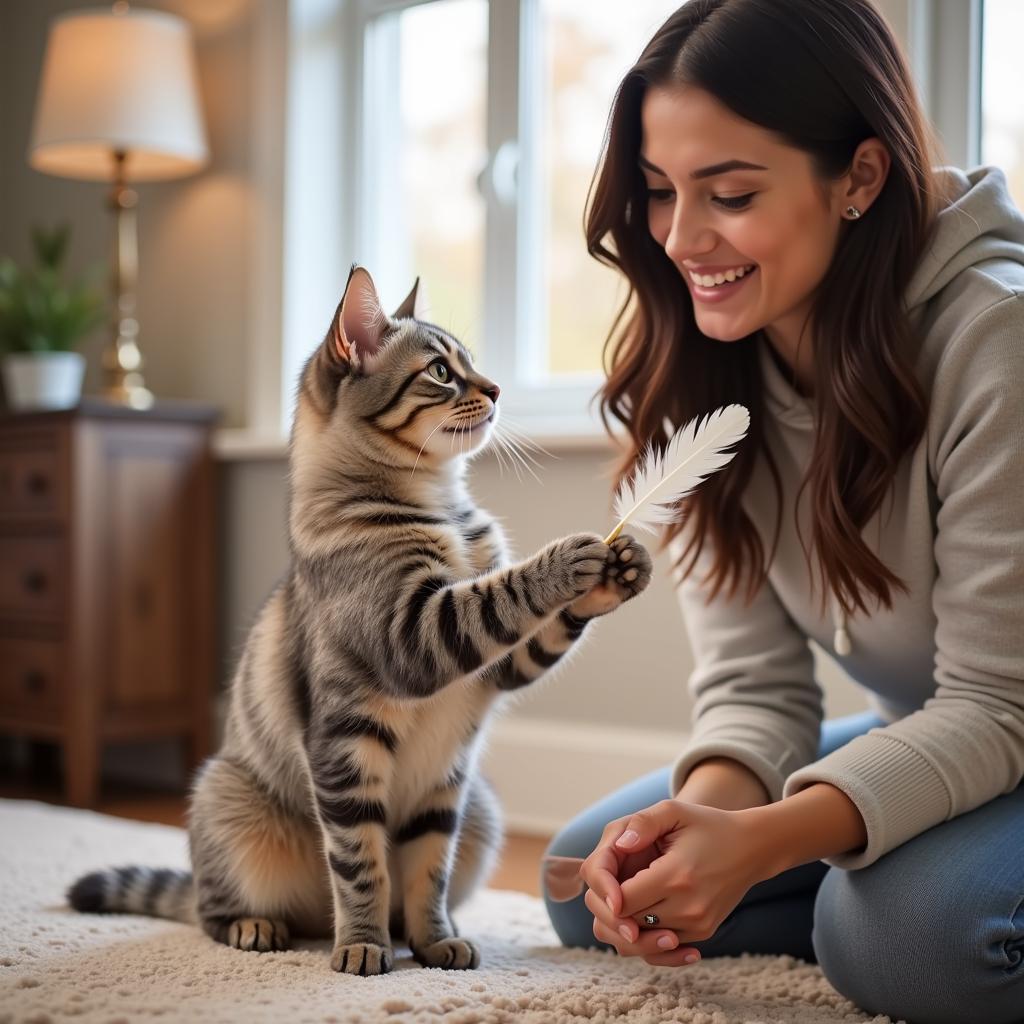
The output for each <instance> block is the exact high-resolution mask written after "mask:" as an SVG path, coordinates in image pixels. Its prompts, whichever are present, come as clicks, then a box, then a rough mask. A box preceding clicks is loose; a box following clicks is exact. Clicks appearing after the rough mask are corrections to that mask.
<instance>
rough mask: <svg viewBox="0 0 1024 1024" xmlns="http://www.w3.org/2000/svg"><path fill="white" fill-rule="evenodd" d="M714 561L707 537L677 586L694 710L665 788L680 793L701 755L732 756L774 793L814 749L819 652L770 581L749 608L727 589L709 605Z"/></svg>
mask: <svg viewBox="0 0 1024 1024" xmlns="http://www.w3.org/2000/svg"><path fill="white" fill-rule="evenodd" d="M684 533H685V531H684ZM682 549H683V544H682V543H681V538H676V540H674V541H673V542H672V544H671V545H670V551H671V554H672V558H673V564H674V563H675V561H677V560H678V558H679V555H680V553H681V551H682ZM711 560H712V559H711V552H710V550H709V546H708V545H707V544H705V547H704V550H703V551H702V552H701V556H700V559H699V560H698V562H697V565H696V567H695V568H694V571H693V572H692V573H690V575H689V576H688V577H687V579H685V580H684V581H683V582H682V583H681V584H680V585H679V586H678V588H677V595H678V599H679V604H680V607H681V609H682V613H683V619H684V621H685V624H686V630H687V633H688V634H689V638H690V645H691V647H692V649H693V654H694V659H695V667H694V670H693V674H692V675H691V676H690V693H691V696H692V697H693V700H694V709H693V729H692V732H691V735H690V739H689V741H688V743H687V745H686V747H685V748H684V750H683V752H682V754H681V755H680V757H679V758H678V759H677V761H676V762H675V764H674V766H673V768H672V772H671V782H670V787H671V792H670V793H669V796H670V797H674V796H675V795H676V793H678V792H679V790H680V788H681V787H682V785H683V782H684V781H685V780H686V776H687V775H688V774H689V772H690V771H691V770H692V769H693V768H694V767H695V766H696V765H697V763H698V762H700V761H703V760H704V759H706V758H709V757H729V758H732V759H733V760H734V761H739V762H740V763H741V764H743V765H744V766H746V767H747V768H749V769H750V770H751V771H752V772H754V774H755V775H757V777H758V778H759V779H760V780H761V782H762V783H764V786H765V788H766V789H767V790H768V793H769V795H770V798H771V799H772V800H773V801H774V800H778V799H779V798H780V797H781V795H782V787H783V783H784V781H785V779H786V777H787V776H788V775H789V774H790V773H791V772H793V771H795V770H796V769H797V768H800V767H801V766H802V765H805V764H807V763H808V762H809V761H810V760H811V759H812V758H813V757H814V755H815V754H816V753H817V750H818V738H819V733H820V728H821V716H822V693H821V688H820V687H819V685H818V683H817V682H816V680H815V678H814V658H813V656H812V654H811V650H810V648H809V646H808V643H807V638H806V637H805V636H804V635H803V633H801V632H800V630H799V629H798V628H797V627H796V625H795V624H794V622H793V620H792V619H791V618H790V617H789V614H788V613H787V612H786V610H785V609H784V608H783V606H782V604H781V602H780V601H779V599H778V597H777V596H776V595H775V591H774V590H773V589H772V587H771V584H770V583H769V582H767V581H765V583H764V584H763V585H762V586H761V588H760V590H759V591H758V594H757V596H756V597H755V598H754V601H753V603H752V604H751V605H750V606H749V607H748V606H747V605H745V604H744V599H743V596H742V595H741V594H738V595H737V596H736V597H735V598H734V599H732V600H728V599H727V598H725V597H724V596H723V595H722V594H721V592H720V593H719V594H718V595H717V596H716V598H715V600H714V601H712V602H711V603H710V604H706V603H705V589H704V588H703V587H701V585H700V580H701V579H702V578H703V576H704V574H705V573H706V571H707V569H708V568H709V566H710V564H711Z"/></svg>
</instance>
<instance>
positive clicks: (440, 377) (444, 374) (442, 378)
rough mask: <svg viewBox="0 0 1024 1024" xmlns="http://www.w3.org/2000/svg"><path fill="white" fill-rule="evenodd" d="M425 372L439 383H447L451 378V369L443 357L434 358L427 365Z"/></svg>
mask: <svg viewBox="0 0 1024 1024" xmlns="http://www.w3.org/2000/svg"><path fill="white" fill-rule="evenodd" d="M427 373H429V374H430V376H431V377H433V378H434V380H436V381H438V382H439V383H441V384H447V383H448V382H449V381H450V380H451V379H452V371H451V370H449V369H448V364H447V363H446V362H445V361H444V360H443V359H435V360H434V361H433V362H432V363H431V364H430V365H429V366H428V367H427Z"/></svg>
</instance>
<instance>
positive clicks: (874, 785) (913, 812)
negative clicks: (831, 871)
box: [782, 731, 952, 871]
mask: <svg viewBox="0 0 1024 1024" xmlns="http://www.w3.org/2000/svg"><path fill="white" fill-rule="evenodd" d="M817 782H827V783H828V784H829V785H831V786H835V787H836V789H838V790H841V791H842V792H843V793H845V794H846V796H848V797H849V798H850V800H851V801H852V802H853V804H854V806H855V807H856V808H857V810H858V811H860V813H861V817H863V819H864V824H865V826H866V828H867V836H868V841H867V845H866V846H865V847H864V849H862V850H856V851H853V852H851V853H844V854H839V855H838V856H835V857H827V858H825V863H826V864H829V865H831V866H832V867H836V868H843V869H845V870H848V871H852V870H856V869H857V868H865V867H867V866H868V865H869V864H874V862H875V861H876V860H878V858H879V857H881V856H882V855H883V854H885V853H888V852H889V851H890V850H894V849H895V848H896V847H898V846H900V845H902V844H903V843H905V842H907V840H908V839H913V838H914V836H917V835H920V834H921V833H922V832H924V831H925V830H926V829H929V828H931V827H932V826H933V825H938V824H939V823H940V822H943V821H946V820H947V819H948V818H949V815H950V812H951V810H952V803H951V800H950V795H949V790H948V788H947V787H946V784H945V783H944V782H943V781H942V778H941V776H940V775H939V773H938V771H937V770H936V769H935V768H934V766H933V765H932V764H931V763H930V762H929V761H928V760H927V759H926V758H924V757H923V756H922V755H921V754H920V753H919V752H918V751H916V750H913V749H912V748H911V747H908V746H907V745H906V744H905V743H903V742H902V741H901V740H899V739H895V738H893V737H891V736H886V735H885V733H884V732H881V731H879V732H872V733H869V734H868V735H866V736H858V737H857V738H856V739H853V740H851V741H850V742H849V743H847V744H845V745H844V746H842V747H840V748H839V749H838V750H836V751H834V752H833V753H831V754H829V755H828V756H827V757H823V758H822V759H821V760H820V761H816V762H815V763H814V764H809V765H807V767H805V768H801V769H799V770H798V771H796V772H794V773H793V774H792V775H790V776H789V778H788V779H787V780H786V784H785V786H784V788H783V794H782V795H783V797H788V796H792V795H793V794H794V793H798V792H799V791H800V790H801V789H805V788H806V787H808V786H812V785H814V784H815V783H817Z"/></svg>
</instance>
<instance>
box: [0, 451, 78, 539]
mask: <svg viewBox="0 0 1024 1024" xmlns="http://www.w3.org/2000/svg"><path fill="white" fill-rule="evenodd" d="M15 443H16V444H17V447H13V445H14V444H15ZM60 470H61V460H60V452H59V449H58V447H57V437H56V435H54V434H49V433H45V432H44V433H27V434H25V435H23V436H19V435H17V434H11V433H7V432H5V433H4V434H2V435H0V523H38V522H43V523H46V522H57V521H59V520H60V519H62V518H63V515H64V486H65V475H64V474H63V473H61V471H60Z"/></svg>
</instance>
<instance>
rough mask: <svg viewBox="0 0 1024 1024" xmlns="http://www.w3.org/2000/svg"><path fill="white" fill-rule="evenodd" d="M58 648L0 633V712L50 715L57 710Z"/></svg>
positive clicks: (50, 642) (51, 642) (55, 643)
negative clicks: (0, 634)
mask: <svg viewBox="0 0 1024 1024" xmlns="http://www.w3.org/2000/svg"><path fill="white" fill-rule="evenodd" d="M61 655H62V647H61V644H60V642H59V641H56V640H23V639H20V638H18V639H15V638H12V637H7V636H0V714H4V715H15V716H21V717H26V718H36V719H38V718H45V717H50V718H52V717H53V716H54V715H55V714H56V713H57V712H58V711H59V710H60V696H61Z"/></svg>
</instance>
